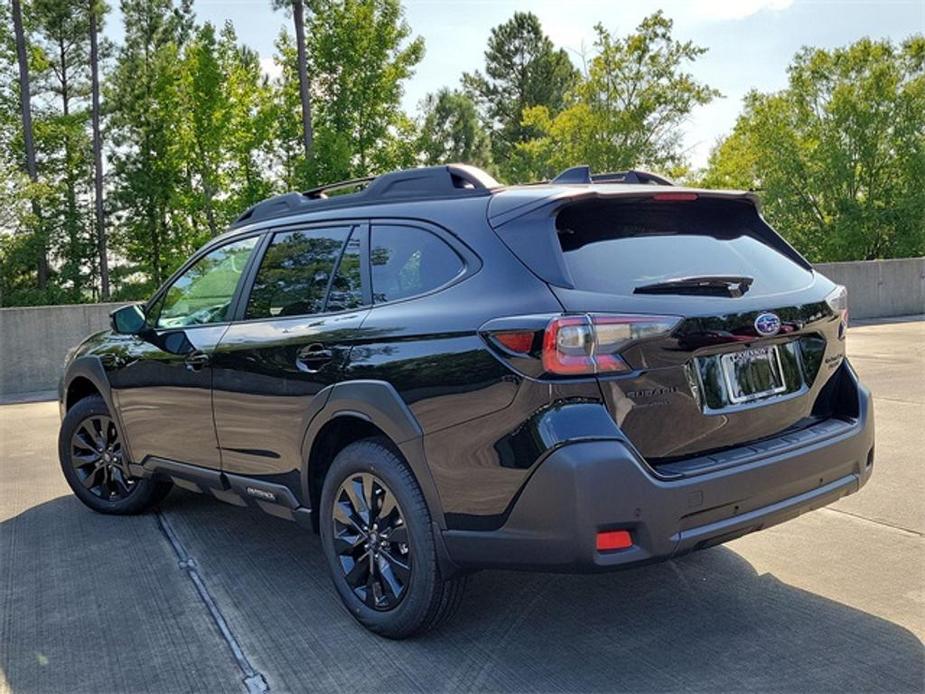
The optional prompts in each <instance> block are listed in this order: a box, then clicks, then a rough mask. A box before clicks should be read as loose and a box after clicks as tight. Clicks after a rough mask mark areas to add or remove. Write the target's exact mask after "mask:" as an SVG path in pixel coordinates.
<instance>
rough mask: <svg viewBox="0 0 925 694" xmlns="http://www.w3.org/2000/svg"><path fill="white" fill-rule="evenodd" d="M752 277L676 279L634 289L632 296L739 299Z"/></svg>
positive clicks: (750, 284) (709, 276)
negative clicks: (693, 296)
mask: <svg viewBox="0 0 925 694" xmlns="http://www.w3.org/2000/svg"><path fill="white" fill-rule="evenodd" d="M754 281H755V279H754V278H753V277H740V276H736V275H733V276H727V275H722V276H713V275H707V276H703V277H677V278H675V279H670V280H664V281H662V282H656V283H655V284H646V285H643V286H641V287H636V288H635V289H634V290H633V294H701V295H705V296H728V297H732V298H735V297H739V296H742V295H743V294H744V293H745V292H747V291H748V289H749V287H751V286H752V282H754Z"/></svg>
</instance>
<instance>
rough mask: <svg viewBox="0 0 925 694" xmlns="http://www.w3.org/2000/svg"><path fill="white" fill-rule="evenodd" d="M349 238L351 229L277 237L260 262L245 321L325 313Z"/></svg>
mask: <svg viewBox="0 0 925 694" xmlns="http://www.w3.org/2000/svg"><path fill="white" fill-rule="evenodd" d="M349 236H350V227H347V226H345V227H334V228H327V229H301V230H298V231H286V232H277V233H276V234H274V235H273V238H272V239H271V240H270V245H269V246H268V247H267V250H266V253H264V256H263V259H262V260H261V261H260V268H259V269H258V270H257V276H256V277H255V278H254V285H253V287H252V288H251V293H250V298H249V299H248V301H247V310H246V311H245V315H244V318H245V319H253V318H272V317H276V316H301V315H310V314H313V313H321V312H322V311H323V310H324V302H325V297H326V296H327V291H328V285H329V284H330V282H331V276H332V274H333V273H334V268H335V265H336V264H337V261H338V259H339V258H340V255H341V251H342V250H343V248H344V244H345V243H346V242H347V238H348V237H349Z"/></svg>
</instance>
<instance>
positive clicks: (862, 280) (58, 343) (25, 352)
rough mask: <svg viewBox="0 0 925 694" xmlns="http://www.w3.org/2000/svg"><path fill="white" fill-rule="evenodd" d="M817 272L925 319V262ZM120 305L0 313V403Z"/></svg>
mask: <svg viewBox="0 0 925 694" xmlns="http://www.w3.org/2000/svg"><path fill="white" fill-rule="evenodd" d="M816 269H817V270H819V271H820V272H822V273H823V274H824V275H826V276H827V277H829V278H830V279H831V280H833V281H834V282H838V283H839V284H843V285H845V286H846V287H848V304H849V307H850V311H851V317H852V318H883V317H888V316H902V315H909V314H921V313H925V258H906V259H901V260H872V261H863V262H853V263H819V264H818V265H816ZM121 305H122V304H76V305H73V306H41V307H35V308H0V397H3V396H11V395H16V394H17V393H28V392H33V391H42V390H51V389H53V388H55V387H57V383H58V377H59V376H60V375H61V367H62V364H63V363H64V355H65V354H66V353H67V351H68V350H69V349H70V348H71V347H73V346H74V345H76V344H77V343H78V342H80V340H82V339H83V338H84V337H86V336H87V335H89V334H90V333H93V332H96V331H97V330H103V329H105V328H107V327H108V326H109V313H110V312H111V311H113V310H114V309H116V308H118V307H119V306H121Z"/></svg>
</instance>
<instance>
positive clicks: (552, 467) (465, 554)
mask: <svg viewBox="0 0 925 694" xmlns="http://www.w3.org/2000/svg"><path fill="white" fill-rule="evenodd" d="M857 393H858V398H859V402H858V405H859V407H858V413H859V416H858V417H857V418H856V419H853V420H851V421H850V422H848V423H846V424H844V425H842V426H835V427H829V428H827V432H828V433H823V434H822V435H815V436H812V437H807V436H802V435H801V434H800V433H798V434H796V435H794V436H789V437H782V439H781V440H780V444H779V445H773V446H771V445H769V446H763V447H762V450H758V451H756V450H754V449H753V450H752V451H751V455H749V456H748V457H747V458H746V459H745V460H744V461H743V462H741V463H739V464H736V465H732V466H728V467H724V468H722V469H718V470H711V471H707V472H703V473H702V474H694V475H690V476H687V477H681V478H677V479H664V478H660V477H658V476H656V475H655V474H654V473H653V471H652V470H651V469H650V468H649V467H648V466H647V465H646V464H645V463H643V462H642V461H640V460H639V458H638V457H637V455H636V454H635V453H633V452H632V450H631V449H630V447H628V446H626V445H624V444H623V443H621V442H620V441H615V440H608V441H583V442H576V443H572V444H569V445H566V446H564V447H562V448H559V449H558V450H556V451H555V452H553V453H552V454H551V455H549V457H547V458H546V460H545V461H543V462H542V463H540V465H539V467H538V468H537V470H536V472H535V473H534V474H533V476H532V477H531V478H530V480H529V481H528V482H527V484H526V486H525V487H524V488H523V490H522V491H521V493H520V496H519V498H518V499H517V501H516V502H515V504H514V505H513V508H512V509H511V512H510V515H509V516H508V518H507V521H506V522H505V524H504V525H503V526H502V527H501V528H500V529H498V530H493V531H488V532H482V531H469V530H447V531H445V532H444V541H445V546H446V549H447V553H448V555H449V557H450V559H451V561H452V562H453V563H454V564H455V565H457V566H459V567H461V568H467V569H474V568H507V569H534V570H541V571H566V572H586V571H604V570H608V569H617V568H622V567H626V566H630V565H636V564H642V563H647V562H652V561H658V560H663V559H667V558H669V557H673V556H677V555H679V554H683V553H685V552H689V551H692V550H696V549H702V548H704V547H709V546H712V545H715V544H719V543H722V542H725V541H727V540H731V539H733V538H735V537H739V536H741V535H744V534H746V533H750V532H753V531H755V530H761V529H763V528H767V527H769V526H772V525H775V524H777V523H781V522H783V521H786V520H789V519H791V518H795V517H796V516H798V515H800V514H802V513H805V512H807V511H811V510H813V509H817V508H820V507H822V506H826V505H827V504H830V503H832V502H833V501H835V500H837V499H839V498H841V497H843V496H846V495H848V494H851V493H853V492H856V491H858V489H860V488H861V487H862V486H863V485H864V484H865V483H866V482H867V480H868V479H869V478H870V474H871V472H872V467H873V449H874V422H873V405H872V402H871V398H870V393H869V392H868V391H867V389H866V388H864V387H863V386H861V385H860V384H858V387H857ZM788 444H789V445H788ZM615 529H627V530H629V531H630V532H631V534H632V537H633V542H634V544H633V546H632V547H630V548H628V549H624V550H618V551H611V552H598V551H597V550H596V547H595V539H596V535H597V533H598V532H600V531H602V530H615Z"/></svg>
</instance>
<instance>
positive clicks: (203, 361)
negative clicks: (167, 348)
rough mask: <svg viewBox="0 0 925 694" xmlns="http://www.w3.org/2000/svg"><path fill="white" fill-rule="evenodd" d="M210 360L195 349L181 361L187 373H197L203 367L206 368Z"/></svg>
mask: <svg viewBox="0 0 925 694" xmlns="http://www.w3.org/2000/svg"><path fill="white" fill-rule="evenodd" d="M211 360H212V358H211V357H210V356H209V355H208V354H206V353H205V352H201V351H199V350H198V349H196V350H193V351H192V352H190V353H189V354H187V355H186V359H184V360H183V363H184V364H186V369H187V371H199V370H200V369H202V368H203V367H205V366H208V365H209V362H210V361H211Z"/></svg>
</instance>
